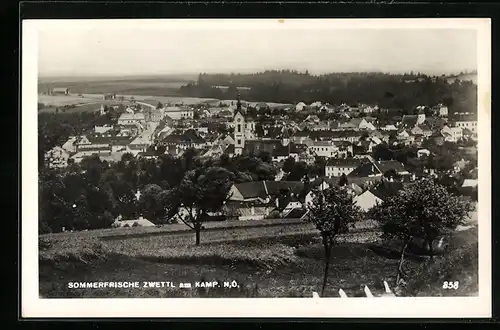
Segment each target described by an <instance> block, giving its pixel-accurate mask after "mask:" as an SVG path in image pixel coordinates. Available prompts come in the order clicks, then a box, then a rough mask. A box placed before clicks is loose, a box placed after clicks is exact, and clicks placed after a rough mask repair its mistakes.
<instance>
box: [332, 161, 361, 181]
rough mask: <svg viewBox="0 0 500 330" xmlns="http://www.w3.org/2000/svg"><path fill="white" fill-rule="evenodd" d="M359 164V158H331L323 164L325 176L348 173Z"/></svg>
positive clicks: (337, 175)
mask: <svg viewBox="0 0 500 330" xmlns="http://www.w3.org/2000/svg"><path fill="white" fill-rule="evenodd" d="M360 164H361V160H360V159H356V158H344V159H341V158H340V159H335V158H331V159H329V160H328V161H327V163H326V165H325V176H326V177H329V178H331V177H339V176H342V174H345V175H348V174H349V173H351V172H352V171H353V170H354V169H355V168H357V167H358V166H359V165H360Z"/></svg>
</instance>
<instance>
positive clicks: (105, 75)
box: [38, 69, 477, 79]
mask: <svg viewBox="0 0 500 330" xmlns="http://www.w3.org/2000/svg"><path fill="white" fill-rule="evenodd" d="M282 70H290V71H297V72H299V73H304V72H305V71H306V70H307V69H305V70H304V69H302V70H297V69H264V70H258V71H228V72H215V71H214V72H182V73H178V72H175V73H168V72H165V73H158V72H151V73H148V72H144V73H133V74H109V73H102V74H95V73H92V74H77V75H76V74H72V75H70V74H40V75H39V76H38V78H39V79H47V78H61V79H62V78H68V79H71V78H139V77H167V76H169V77H175V76H179V77H182V76H198V75H200V74H214V75H216V74H220V75H230V74H236V75H238V74H241V75H244V74H259V73H263V72H265V71H282ZM307 71H309V70H307ZM411 72H413V73H414V74H417V73H420V74H424V75H426V76H438V77H439V76H442V75H445V76H447V77H453V76H457V75H460V74H461V73H463V74H477V70H476V69H463V70H457V71H448V72H445V71H443V72H423V71H418V70H408V71H398V72H388V71H377V70H363V71H325V72H321V73H315V72H311V71H309V74H310V75H311V76H321V75H328V74H355V73H381V74H393V75H404V74H410V73H411Z"/></svg>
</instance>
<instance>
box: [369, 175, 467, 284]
mask: <svg viewBox="0 0 500 330" xmlns="http://www.w3.org/2000/svg"><path fill="white" fill-rule="evenodd" d="M471 211H472V204H471V203H470V202H469V201H466V200H464V199H463V198H461V197H459V196H455V195H453V194H451V193H449V192H448V191H447V189H446V187H444V186H442V185H439V184H437V183H435V182H434V180H431V179H423V180H420V181H417V182H415V183H413V184H411V185H408V186H407V187H405V188H403V189H402V190H401V191H399V192H398V193H397V194H396V195H394V196H391V197H388V198H387V199H385V200H384V201H383V202H382V203H381V204H380V205H378V206H375V207H374V208H373V209H372V210H370V212H369V215H370V217H371V218H372V219H374V220H377V221H378V222H379V223H380V224H381V226H382V230H383V233H384V234H383V235H384V237H385V238H387V239H397V240H399V241H400V242H401V250H400V262H399V266H398V273H397V283H396V285H399V284H400V280H401V279H403V278H404V277H405V274H404V272H403V263H404V257H405V254H406V251H407V248H408V246H409V245H410V243H411V242H412V240H414V239H416V238H418V239H422V240H423V241H424V242H425V244H426V250H427V251H428V253H429V255H430V257H431V260H432V259H433V256H434V246H433V243H434V242H435V240H436V238H438V237H439V236H441V235H442V234H443V233H445V232H446V231H447V230H454V229H455V228H456V227H457V226H458V225H459V224H463V222H464V220H465V217H466V216H467V215H468V213H469V212H471Z"/></svg>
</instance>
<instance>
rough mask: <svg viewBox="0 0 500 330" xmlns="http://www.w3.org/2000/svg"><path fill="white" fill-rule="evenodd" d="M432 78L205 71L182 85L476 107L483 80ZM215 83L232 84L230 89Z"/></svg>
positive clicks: (253, 95)
mask: <svg viewBox="0 0 500 330" xmlns="http://www.w3.org/2000/svg"><path fill="white" fill-rule="evenodd" d="M448 80H449V79H448V78H446V77H444V76H442V77H431V76H427V75H423V74H420V73H409V74H386V73H331V74H324V75H318V76H315V75H311V74H309V73H308V72H307V71H306V72H303V73H301V72H297V71H291V70H269V71H264V72H260V73H255V74H205V73H201V74H200V75H199V76H198V79H197V81H196V82H195V83H188V84H186V85H184V86H182V87H181V88H180V93H181V94H182V95H184V96H190V97H213V98H220V99H227V98H231V99H232V98H234V97H235V96H236V94H237V87H249V88H250V89H246V90H242V91H241V97H242V98H243V99H244V100H247V101H250V102H276V103H293V104H296V103H298V102H305V103H307V104H310V103H312V102H315V101H321V102H323V103H326V102H328V103H330V104H332V105H340V104H343V103H345V104H349V105H357V104H360V103H362V104H371V105H378V106H379V107H381V108H385V109H402V110H411V109H413V108H415V107H416V106H418V105H427V106H433V105H436V104H438V103H443V104H444V105H447V106H448V107H450V108H451V110H452V111H456V112H471V113H473V112H475V111H476V110H475V109H476V105H477V85H475V84H474V83H473V82H472V81H460V80H458V79H457V80H455V81H454V82H453V83H449V82H448ZM214 86H228V87H229V88H228V89H227V90H226V91H223V90H222V89H218V88H215V87H214Z"/></svg>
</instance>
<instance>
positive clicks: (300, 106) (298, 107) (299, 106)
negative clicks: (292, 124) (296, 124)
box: [295, 102, 307, 111]
mask: <svg viewBox="0 0 500 330" xmlns="http://www.w3.org/2000/svg"><path fill="white" fill-rule="evenodd" d="M306 107H307V105H306V104H305V103H304V102H299V103H297V105H296V106H295V111H302V110H304V109H305V108H306Z"/></svg>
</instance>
